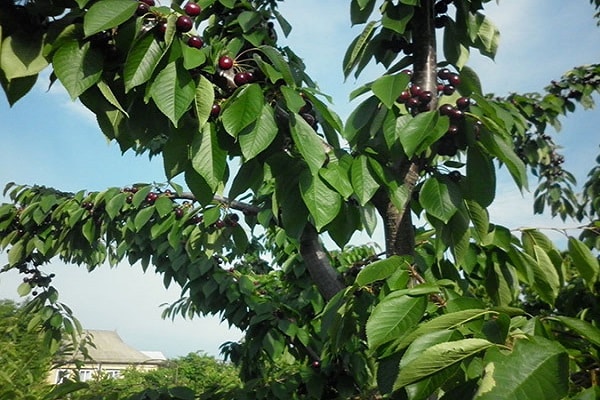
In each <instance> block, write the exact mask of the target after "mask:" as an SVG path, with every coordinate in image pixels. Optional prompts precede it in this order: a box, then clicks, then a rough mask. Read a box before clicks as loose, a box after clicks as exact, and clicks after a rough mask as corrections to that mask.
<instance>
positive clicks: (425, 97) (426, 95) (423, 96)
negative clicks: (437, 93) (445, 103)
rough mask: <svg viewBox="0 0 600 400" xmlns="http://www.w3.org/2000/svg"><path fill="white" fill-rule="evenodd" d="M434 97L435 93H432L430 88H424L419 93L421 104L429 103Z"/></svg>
mask: <svg viewBox="0 0 600 400" xmlns="http://www.w3.org/2000/svg"><path fill="white" fill-rule="evenodd" d="M432 98H433V93H431V92H430V91H429V90H424V91H422V92H421V93H420V94H419V101H420V102H421V104H429V102H430V101H431V99H432Z"/></svg>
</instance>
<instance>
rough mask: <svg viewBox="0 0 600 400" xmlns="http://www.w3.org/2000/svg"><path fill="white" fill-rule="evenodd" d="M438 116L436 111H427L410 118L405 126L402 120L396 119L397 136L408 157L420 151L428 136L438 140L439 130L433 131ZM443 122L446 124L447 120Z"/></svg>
mask: <svg viewBox="0 0 600 400" xmlns="http://www.w3.org/2000/svg"><path fill="white" fill-rule="evenodd" d="M439 116H440V114H439V112H438V111H437V110H433V111H427V112H424V113H420V114H418V115H417V116H416V117H414V118H411V119H410V120H408V123H406V124H404V122H406V120H405V119H404V118H402V119H401V118H398V120H397V122H398V123H397V125H396V131H397V135H398V137H399V138H400V143H401V144H402V147H403V148H404V152H405V153H406V155H407V156H408V157H412V156H414V155H415V154H416V153H417V151H418V150H420V149H422V147H423V146H422V144H423V143H424V142H425V141H426V139H427V138H428V136H430V135H431V136H433V137H435V139H438V138H439V137H437V136H441V135H440V134H439V131H440V129H435V128H436V125H437V124H438V122H439V119H440V118H439ZM443 120H444V121H446V122H445V123H446V124H448V122H447V118H444V119H443ZM447 128H448V127H447V126H446V129H447ZM443 133H444V132H442V134H443Z"/></svg>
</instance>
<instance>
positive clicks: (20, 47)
mask: <svg viewBox="0 0 600 400" xmlns="http://www.w3.org/2000/svg"><path fill="white" fill-rule="evenodd" d="M43 40H44V36H42V35H40V34H36V33H33V34H32V33H14V34H12V35H11V36H8V37H6V38H5V39H4V40H2V37H1V36H0V42H1V43H0V44H1V45H2V46H1V47H0V70H1V71H2V72H4V75H5V76H6V79H7V80H8V81H12V80H13V79H15V78H22V77H26V76H32V75H37V73H38V72H40V71H41V70H43V69H44V68H46V66H47V65H48V60H46V58H45V57H44V54H43Z"/></svg>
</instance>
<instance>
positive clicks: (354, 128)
mask: <svg viewBox="0 0 600 400" xmlns="http://www.w3.org/2000/svg"><path fill="white" fill-rule="evenodd" d="M379 106H380V103H379V99H378V98H377V97H375V96H371V97H369V98H367V99H366V100H365V101H363V102H362V103H360V104H359V105H358V107H356V109H354V111H352V113H351V114H350V116H349V117H348V120H347V121H346V125H345V126H344V137H345V138H346V139H347V140H348V141H349V142H351V143H352V142H356V141H358V140H359V139H360V138H361V136H358V138H357V135H361V134H363V132H366V131H368V129H365V128H366V127H367V126H368V124H369V122H370V121H371V120H372V118H373V115H375V114H376V112H377V110H378V109H379ZM363 135H364V134H363Z"/></svg>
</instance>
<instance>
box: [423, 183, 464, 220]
mask: <svg viewBox="0 0 600 400" xmlns="http://www.w3.org/2000/svg"><path fill="white" fill-rule="evenodd" d="M461 200H462V199H461V193H460V190H459V189H458V187H456V184H454V183H453V182H450V181H449V180H447V179H444V180H440V179H439V178H438V177H437V176H434V177H431V178H429V179H427V180H426V181H425V183H424V184H423V187H422V188H421V191H420V194H419V201H420V202H421V205H422V206H423V208H424V209H425V210H426V211H427V212H428V213H429V214H431V215H433V216H434V217H436V218H437V219H439V220H441V221H442V222H444V223H448V221H449V220H450V218H452V216H453V215H454V214H455V213H456V211H457V210H458V206H459V204H460V203H461Z"/></svg>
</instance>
